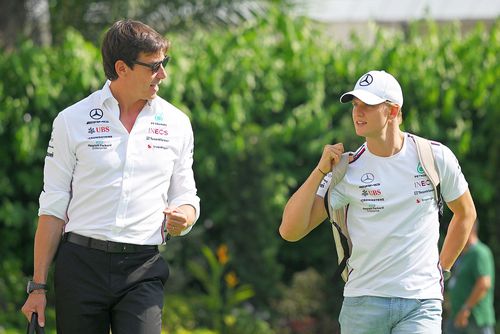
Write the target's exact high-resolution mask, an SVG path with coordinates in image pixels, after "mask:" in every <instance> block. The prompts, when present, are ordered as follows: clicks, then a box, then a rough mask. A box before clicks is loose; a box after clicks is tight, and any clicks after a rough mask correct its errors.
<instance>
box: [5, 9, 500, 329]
mask: <svg viewBox="0 0 500 334" xmlns="http://www.w3.org/2000/svg"><path fill="white" fill-rule="evenodd" d="M499 28H500V20H497V22H495V24H494V25H492V26H490V27H486V26H484V25H481V24H479V25H477V26H476V27H475V28H474V29H473V30H469V31H463V29H461V26H460V24H458V23H457V24H454V25H449V26H439V25H437V24H436V23H434V22H430V21H423V22H414V23H412V24H410V26H409V28H408V29H407V30H406V31H402V32H396V33H395V32H387V31H385V30H383V29H380V28H375V29H376V35H375V36H376V37H375V40H374V41H373V43H370V44H367V42H366V41H365V40H364V39H363V38H362V37H361V36H353V38H352V40H351V42H350V44H349V45H345V44H340V43H336V42H334V41H333V40H332V39H331V38H330V37H329V36H328V35H326V34H325V33H324V29H323V27H322V26H321V25H317V24H315V23H313V22H311V21H309V20H308V19H305V18H297V17H293V16H291V15H288V14H286V12H285V11H283V10H282V9H281V8H279V7H269V8H268V9H267V14H266V15H265V16H257V17H255V18H254V19H252V20H248V21H245V20H242V21H241V22H240V23H239V24H237V25H235V26H233V27H231V28H230V29H228V28H224V27H214V28H213V29H204V28H197V29H192V30H190V31H189V32H187V31H183V32H176V33H171V34H168V38H169V39H170V40H171V41H172V49H171V56H172V62H171V64H169V65H168V66H169V68H168V73H169V78H168V79H167V80H166V83H165V84H164V86H162V89H161V91H160V95H161V96H163V97H164V98H166V99H167V100H169V101H170V102H171V103H173V104H174V105H176V106H177V107H179V108H180V109H181V110H183V111H184V112H186V113H187V114H188V115H189V116H190V118H191V120H192V124H193V128H194V132H195V141H196V143H195V165H194V168H195V174H196V179H197V186H198V191H199V195H200V197H201V201H202V214H201V217H200V220H199V222H198V223H197V225H196V227H195V228H194V229H193V231H192V232H191V233H190V234H189V235H188V236H187V237H185V238H174V239H172V240H171V241H169V244H168V245H167V246H165V247H164V249H163V255H164V257H165V258H166V259H167V260H168V261H169V263H170V265H171V269H172V276H171V278H170V280H169V282H168V284H167V291H166V295H165V305H166V306H165V315H164V317H165V320H166V321H165V326H166V327H165V331H166V332H168V333H178V334H179V333H218V332H220V331H221V330H222V329H221V328H223V326H226V328H231V330H230V331H229V332H230V333H234V334H238V333H273V332H274V333H280V334H281V333H283V334H285V333H300V332H301V330H303V328H307V326H308V325H310V324H311V323H310V322H307V323H304V321H311V319H312V321H313V323H314V324H316V325H315V326H323V327H322V328H326V329H325V331H326V332H333V331H334V328H336V318H337V315H338V312H339V308H340V304H341V299H342V293H341V291H342V290H341V289H342V286H341V285H340V282H333V281H332V276H333V273H334V271H335V269H336V265H335V254H334V252H335V250H334V247H333V241H332V238H331V232H330V227H329V226H328V224H322V225H321V226H319V227H318V228H317V229H316V230H315V231H313V232H312V233H311V234H310V235H308V236H307V238H304V239H303V240H301V241H299V242H296V243H287V242H285V241H283V240H281V238H280V237H279V235H278V233H277V229H278V226H279V224H280V220H281V214H282V210H283V207H284V204H285V203H286V201H287V199H288V197H289V196H290V195H291V193H292V192H293V191H295V189H296V188H297V187H298V186H299V185H300V184H301V183H302V182H303V180H305V178H306V177H307V175H308V174H309V173H310V171H311V170H312V168H313V167H314V166H315V165H316V163H317V161H318V159H319V157H320V155H321V151H322V148H323V145H325V144H326V143H333V142H343V143H344V145H345V147H346V148H347V149H348V150H355V149H356V148H357V147H358V146H359V145H360V144H361V139H360V138H357V137H356V136H355V134H354V131H353V127H352V124H351V117H350V113H349V106H345V105H341V104H340V103H339V102H338V98H339V96H340V95H341V93H342V92H344V91H346V90H349V89H351V88H352V86H353V84H354V82H355V80H356V79H357V78H358V77H359V76H360V75H361V74H363V73H364V72H366V71H367V70H369V69H385V70H387V71H388V72H391V73H393V74H394V75H395V76H396V77H397V78H398V79H399V81H400V82H401V85H402V86H403V90H404V93H405V104H404V108H403V115H404V129H405V130H407V131H410V132H415V133H417V134H419V135H422V136H425V137H428V138H432V139H434V140H437V141H440V142H443V143H445V144H446V145H447V146H449V147H450V148H451V149H452V150H453V151H454V152H455V153H456V155H457V157H458V159H459V160H460V163H461V166H462V169H463V171H464V174H465V175H466V177H467V180H468V181H469V186H470V189H471V192H472V194H473V196H474V199H475V203H476V207H477V211H478V215H479V218H480V219H481V221H482V225H481V230H480V237H481V239H482V240H483V241H485V242H486V243H487V244H488V245H490V247H491V248H492V250H493V253H494V255H495V259H496V263H497V268H500V242H499V241H500V227H499V226H498V224H496V222H497V220H498V218H497V217H499V216H500V212H499V207H498V206H497V205H495V203H498V202H499V200H500V198H499V195H498V191H497V189H499V187H500V181H499V180H500V178H499V177H498V175H499V174H498V170H499V167H500V166H499V160H498V159H499V157H498V154H499V152H500V141H499V140H498V136H497V133H498V130H497V124H499V123H500V109H499V108H498V106H499V105H500V86H499V85H497V84H496V80H498V78H500V66H499V65H498V54H500V35H499V34H500V29H499ZM61 29H62V28H61ZM62 31H63V30H61V39H60V41H59V42H58V43H57V44H56V45H54V46H52V47H38V46H36V45H34V44H33V43H32V42H31V41H30V40H23V41H20V42H19V44H18V46H17V47H16V49H15V50H10V51H7V50H2V52H1V53H0V74H1V77H2V80H1V82H0V96H1V99H0V140H1V141H2V143H3V145H2V146H0V158H1V161H2V163H1V164H0V235H2V237H3V238H2V239H3V242H2V243H0V254H2V257H1V258H0V334H3V333H4V332H6V333H15V332H16V331H19V330H21V331H22V329H23V328H24V326H25V321H24V319H23V317H22V315H21V314H20V312H19V311H18V310H19V309H20V307H21V306H22V304H23V303H24V300H25V292H24V287H25V282H26V280H27V278H28V277H29V276H30V275H31V273H32V265H33V254H32V253H33V236H34V231H35V229H36V215H37V206H38V203H37V200H38V196H39V194H40V191H41V189H42V181H43V176H42V171H43V158H44V156H45V152H46V147H47V143H48V140H49V137H50V131H51V124H52V121H53V119H54V117H55V116H56V115H57V113H58V112H59V111H61V110H62V109H64V108H65V107H67V106H68V105H70V104H72V103H74V102H75V101H77V100H79V99H81V98H83V97H85V96H86V95H88V94H89V93H90V92H92V91H94V90H96V89H99V88H100V87H101V86H102V84H103V83H104V76H103V74H102V69H101V60H100V53H99V46H97V45H95V44H93V43H91V42H88V41H87V40H86V39H84V38H83V36H82V34H81V33H80V32H77V31H76V30H73V29H64V33H62ZM449 219H450V213H449V211H448V212H447V213H446V217H445V219H444V222H446V221H449ZM445 227H446V223H444V226H443V232H444V231H445ZM220 245H225V247H227V248H226V251H227V252H228V254H230V255H229V256H230V258H231V261H229V262H228V263H225V264H224V265H222V263H221V261H220V257H219V258H217V255H216V254H214V253H213V251H211V250H212V249H217V247H219V246H220ZM230 272H232V273H233V274H234V275H236V276H232V275H230V276H227V274H228V273H230ZM304 273H306V274H304ZM231 277H232V278H231ZM235 279H237V280H235ZM228 282H233V283H236V285H234V288H232V289H233V290H232V291H233V292H234V293H236V291H237V289H238V287H245V288H244V289H242V291H245V293H243V292H241V294H242V296H240V298H237V297H236V296H234V295H233V297H234V298H236V300H235V302H234V303H228V299H227V298H231V297H230V296H229V295H228V294H227V292H228V291H231V289H229V290H228V285H229V284H230V283H228ZM314 282H322V283H321V286H322V288H321V289H320V290H316V291H304V289H305V288H304V287H307V286H312V285H313V284H315V283H314ZM233 283H231V284H233ZM318 284H319V283H318ZM51 290H52V291H53V289H51ZM250 292H252V293H250ZM252 294H253V295H252ZM317 294H319V295H321V296H322V298H323V300H324V303H323V305H321V307H320V306H319V305H316V304H314V303H312V301H313V300H314V298H316V297H314V296H317ZM297 296H299V297H297ZM300 296H306V297H307V298H309V299H305V300H303V297H300ZM496 296H497V298H496V300H500V292H499V290H498V289H497V291H496ZM306 297H304V298H306ZM48 298H49V312H48V321H47V324H48V327H49V328H55V327H54V318H55V315H54V312H53V295H52V292H51V293H49V296H48ZM307 300H311V304H307V303H306V302H307ZM304 305H305V306H304ZM307 305H309V306H310V305H314V308H313V309H312V310H310V311H311V312H309V313H308V314H301V313H303V312H302V311H300V310H303V309H304V307H307ZM203 313H205V314H203ZM498 315H500V305H497V318H500V316H498ZM292 323H293V324H295V325H291V324H292ZM231 326H232V327H231ZM294 326H295V327H294ZM304 326H306V327H304ZM252 331H253V332H252ZM302 332H303V331H302Z"/></svg>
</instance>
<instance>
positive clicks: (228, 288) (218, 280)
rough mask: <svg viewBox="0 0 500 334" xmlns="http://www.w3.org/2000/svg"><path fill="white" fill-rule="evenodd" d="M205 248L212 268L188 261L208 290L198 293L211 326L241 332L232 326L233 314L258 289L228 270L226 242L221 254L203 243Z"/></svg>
mask: <svg viewBox="0 0 500 334" xmlns="http://www.w3.org/2000/svg"><path fill="white" fill-rule="evenodd" d="M201 251H202V253H203V255H204V257H205V260H206V262H207V263H208V268H206V267H205V266H204V265H202V264H200V263H198V262H195V261H188V263H187V265H188V269H189V271H190V272H191V273H192V274H193V276H194V278H195V279H197V280H198V281H199V282H200V283H201V284H202V287H203V290H204V292H205V294H202V295H199V296H198V298H197V300H196V303H197V304H198V306H199V307H200V309H201V310H203V311H202V313H204V314H205V315H206V318H207V321H208V322H209V323H210V328H213V329H215V330H216V331H217V332H218V333H235V334H236V333H239V332H235V331H234V328H233V329H231V327H232V325H233V324H234V323H235V322H236V319H235V317H234V316H232V315H231V313H232V312H233V311H234V310H236V309H237V307H238V306H239V305H240V304H241V303H242V302H244V301H246V300H248V299H249V298H251V297H253V295H254V292H253V290H252V288H251V287H250V286H249V285H248V284H242V285H240V284H239V282H238V278H237V276H236V273H235V272H234V271H228V264H229V254H228V249H227V246H226V245H221V246H219V248H218V250H217V256H216V255H215V254H214V253H213V252H212V250H211V249H210V248H209V247H207V246H203V247H202V249H201ZM199 313H200V312H199Z"/></svg>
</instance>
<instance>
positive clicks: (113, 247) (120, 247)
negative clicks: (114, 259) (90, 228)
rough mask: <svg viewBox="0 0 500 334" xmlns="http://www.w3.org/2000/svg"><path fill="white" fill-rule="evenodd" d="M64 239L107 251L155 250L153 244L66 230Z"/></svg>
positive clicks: (132, 251)
mask: <svg viewBox="0 0 500 334" xmlns="http://www.w3.org/2000/svg"><path fill="white" fill-rule="evenodd" d="M63 240H64V241H68V242H71V243H73V244H77V245H80V246H84V247H88V248H92V249H98V250H101V251H104V252H108V253H140V252H144V251H148V250H157V249H158V247H157V246H153V245H135V244H127V243H123V242H115V241H107V240H99V239H93V238H89V237H85V236H83V235H80V234H76V233H72V232H68V233H65V234H64V236H63Z"/></svg>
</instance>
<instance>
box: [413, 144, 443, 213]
mask: <svg viewBox="0 0 500 334" xmlns="http://www.w3.org/2000/svg"><path fill="white" fill-rule="evenodd" d="M411 137H412V138H413V140H414V141H415V144H416V147H417V153H418V159H419V161H420V165H421V166H422V169H423V170H424V172H425V174H426V175H427V177H428V178H429V180H430V181H431V183H432V186H433V188H434V198H435V199H436V203H437V204H438V208H439V213H440V214H441V215H442V213H443V200H442V197H441V191H440V179H439V172H438V169H437V166H436V159H435V158H434V152H433V151H432V144H431V141H430V140H428V139H425V138H422V137H419V136H416V135H414V134H412V135H411Z"/></svg>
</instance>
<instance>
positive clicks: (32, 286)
mask: <svg viewBox="0 0 500 334" xmlns="http://www.w3.org/2000/svg"><path fill="white" fill-rule="evenodd" d="M34 290H47V284H42V283H35V282H33V281H31V280H30V281H28V285H27V286H26V292H27V293H32V292H33V291H34Z"/></svg>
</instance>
